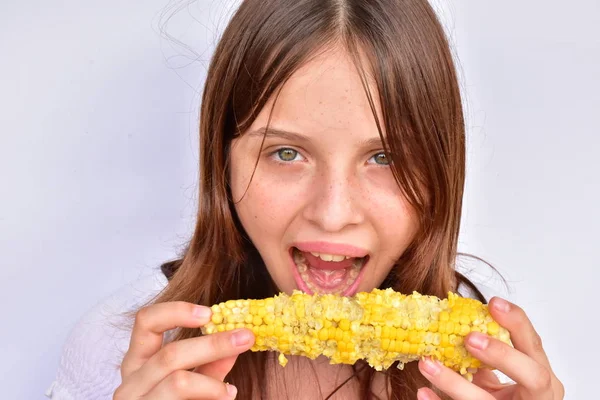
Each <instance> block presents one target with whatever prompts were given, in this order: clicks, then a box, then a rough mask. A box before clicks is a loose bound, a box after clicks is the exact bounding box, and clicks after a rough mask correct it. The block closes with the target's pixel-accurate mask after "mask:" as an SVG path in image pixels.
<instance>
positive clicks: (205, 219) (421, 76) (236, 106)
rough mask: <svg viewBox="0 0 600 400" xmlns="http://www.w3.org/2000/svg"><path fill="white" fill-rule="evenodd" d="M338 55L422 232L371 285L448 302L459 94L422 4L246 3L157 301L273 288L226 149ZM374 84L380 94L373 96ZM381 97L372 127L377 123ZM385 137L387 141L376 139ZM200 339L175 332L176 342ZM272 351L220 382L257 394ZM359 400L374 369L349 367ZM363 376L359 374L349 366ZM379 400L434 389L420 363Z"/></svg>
mask: <svg viewBox="0 0 600 400" xmlns="http://www.w3.org/2000/svg"><path fill="white" fill-rule="evenodd" d="M331 46H340V47H343V49H344V50H346V51H347V53H348V54H349V55H350V57H351V58H352V60H353V62H354V64H355V66H356V68H357V71H358V72H359V74H360V76H361V79H362V81H363V85H364V88H365V96H367V98H368V99H369V102H370V104H371V108H372V111H373V115H374V117H375V120H376V122H377V127H378V129H379V133H380V136H381V137H382V140H383V143H384V147H385V149H386V152H387V153H388V154H389V157H391V159H392V163H391V168H392V171H393V174H394V177H395V178H396V181H397V183H398V185H399V187H400V188H401V190H402V192H403V194H404V195H405V196H406V198H407V200H408V201H409V202H410V204H411V205H412V206H413V207H414V208H415V210H416V213H417V214H418V216H419V219H420V220H419V231H418V233H417V235H416V237H415V239H414V241H413V242H412V243H411V245H410V246H409V247H408V248H407V250H406V251H405V252H404V254H403V255H402V257H401V258H400V259H399V260H398V262H397V263H396V264H395V265H394V266H393V267H392V269H391V271H390V273H389V275H388V276H387V278H386V279H385V281H384V282H383V284H382V285H381V287H382V288H384V287H391V288H393V289H394V290H397V291H399V292H404V293H407V292H408V293H410V292H412V291H413V290H416V291H418V292H420V293H423V294H429V295H435V296H438V297H445V296H446V295H447V293H448V291H456V289H457V286H458V284H459V283H461V282H462V283H466V284H467V285H469V286H470V287H471V288H472V289H474V290H475V292H476V294H477V296H478V297H479V298H480V299H481V300H482V301H485V299H484V298H483V296H481V293H479V291H477V290H476V288H475V287H474V285H472V284H471V283H470V282H469V281H468V280H467V279H466V278H465V277H464V276H462V275H461V274H460V273H458V272H457V271H456V269H455V260H456V257H457V242H458V235H459V227H460V219H461V209H462V198H463V187H464V179H465V126H464V118H463V109H462V102H461V94H460V90H459V84H458V79H457V74H456V69H455V66H454V63H453V58H452V55H451V51H450V48H449V44H448V40H447V37H446V36H445V33H444V30H443V27H442V26H441V24H440V21H439V20H438V17H437V15H436V13H435V11H434V10H433V9H432V8H431V6H430V4H429V3H428V1H427V0H245V1H243V2H242V3H241V5H240V7H239V9H238V10H237V11H236V12H235V13H234V15H233V17H232V19H231V20H230V22H229V24H228V26H227V27H226V29H225V31H224V33H223V35H222V37H221V39H220V41H219V42H218V44H217V47H216V49H215V52H214V54H213V57H212V59H211V62H210V66H209V69H208V75H207V78H206V83H205V86H204V91H203V97H202V103H201V111H200V132H199V133H200V153H199V154H200V165H199V167H200V181H199V204H198V212H197V220H196V226H195V230H194V233H193V236H192V238H191V240H190V241H189V243H188V246H187V248H186V251H185V254H183V256H182V258H181V259H179V260H176V261H173V262H171V263H167V264H165V265H163V271H164V272H165V274H166V275H167V277H168V278H169V283H168V285H167V287H166V288H165V290H164V291H163V292H162V293H161V294H160V296H159V297H158V298H157V299H156V300H155V301H154V302H156V303H158V302H167V301H177V300H182V301H187V302H192V303H196V304H203V305H209V306H210V305H212V304H215V303H218V302H222V301H226V300H229V299H239V298H264V297H270V296H273V295H275V294H277V292H278V288H277V287H276V285H275V284H274V282H273V280H272V279H271V278H270V276H269V274H268V272H267V270H266V267H265V265H264V263H263V261H262V260H261V258H260V256H259V254H258V252H257V250H256V248H255V247H254V246H253V244H252V242H251V241H250V240H249V239H248V237H247V235H246V234H245V232H244V229H243V227H242V226H241V224H240V221H239V220H238V218H237V216H236V213H235V211H234V206H233V203H232V199H231V193H230V188H229V182H228V174H229V173H228V159H229V148H230V144H231V142H232V140H233V139H234V138H236V137H237V136H238V135H243V134H244V132H245V131H246V130H247V129H248V128H249V127H250V125H251V124H252V122H253V120H254V118H255V117H256V116H257V115H258V113H259V111H260V110H261V109H262V108H263V107H264V106H265V104H266V103H267V101H268V100H269V99H270V98H271V97H272V96H276V95H277V93H278V91H279V90H280V89H281V87H282V86H283V85H284V84H285V82H286V81H287V80H288V79H289V78H290V77H291V75H292V74H293V73H294V72H295V71H297V70H298V69H299V68H300V67H301V66H302V65H303V64H304V63H306V62H307V61H309V60H310V59H311V57H314V56H315V55H317V54H318V53H319V52H320V51H322V50H324V49H326V48H328V47H331ZM369 82H375V84H376V86H377V87H376V88H370V87H369V86H368V83H369ZM374 89H376V92H377V95H378V96H379V98H378V99H377V100H378V101H379V104H381V111H382V118H381V120H379V119H378V118H377V114H376V109H375V106H374V104H375V101H374V99H373V97H372V96H373V93H374V92H375V90H374ZM382 132H386V134H385V137H384V136H383V134H382ZM198 335H201V332H200V330H199V329H188V328H184V329H179V330H178V331H177V332H176V334H175V335H174V337H173V340H181V339H186V338H191V337H195V336H198ZM268 356H269V355H268V353H253V352H246V353H244V354H242V355H240V356H239V358H238V360H237V362H236V364H235V366H234V367H233V369H232V371H231V372H230V374H229V375H228V376H227V378H226V379H227V381H228V382H230V383H232V384H234V385H236V386H237V387H238V389H239V392H238V393H239V394H238V398H239V399H243V400H250V399H253V398H262V397H264V395H265V393H264V389H263V388H264V387H265V385H264V383H265V382H266V380H267V379H268V377H267V376H266V375H265V366H266V363H267V361H268ZM353 368H354V371H355V376H354V378H355V379H358V380H359V382H360V388H361V389H360V393H361V397H362V398H365V399H370V398H375V397H376V396H375V395H374V394H373V393H372V391H371V384H372V380H373V377H374V374H375V371H374V370H372V369H371V368H370V367H368V366H367V365H366V364H364V363H360V362H359V363H357V364H356V365H354V366H353ZM359 368H361V371H360V374H359V373H358V369H359ZM386 379H387V381H386V382H387V385H388V387H389V388H391V393H389V398H393V399H412V398H415V395H416V391H417V389H418V388H419V387H421V386H428V387H430V386H431V385H430V384H429V382H428V381H427V380H425V378H424V377H422V375H421V374H420V372H419V371H418V369H417V366H416V363H410V364H408V365H407V366H406V367H405V368H404V370H399V369H397V368H390V369H389V370H388V371H387V372H386Z"/></svg>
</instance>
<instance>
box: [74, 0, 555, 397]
mask: <svg viewBox="0 0 600 400" xmlns="http://www.w3.org/2000/svg"><path fill="white" fill-rule="evenodd" d="M200 121H201V122H200V190H199V207H198V214H197V222H196V228H195V231H194V234H193V237H192V238H191V241H190V243H189V247H188V249H187V250H186V252H185V254H184V255H183V257H182V258H181V259H180V260H177V261H174V262H172V263H169V264H166V265H165V266H164V268H163V270H164V272H165V273H166V275H167V277H168V279H169V283H168V285H167V286H166V288H165V289H164V291H162V293H161V294H160V296H159V297H158V298H157V299H156V300H155V301H153V302H152V304H150V305H148V306H146V307H144V308H141V309H140V310H139V311H138V312H137V314H136V316H135V323H134V326H133V329H132V331H131V340H130V345H129V349H128V351H127V353H126V354H125V356H124V358H123V360H122V364H121V368H120V372H121V379H122V380H121V384H120V386H119V387H118V389H117V390H116V392H115V393H114V399H115V400H129V399H144V400H154V399H161V400H175V399H225V398H234V397H235V396H237V398H239V399H248V400H250V399H280V398H289V399H315V398H336V399H375V398H377V399H414V398H418V399H421V400H425V399H428V400H438V399H454V400H467V399H469V400H470V399H478V400H481V399H485V400H490V399H515V400H516V399H532V400H533V399H536V400H539V399H548V400H550V399H561V398H562V397H563V392H564V391H563V388H562V385H561V383H560V382H559V380H558V379H557V378H556V377H555V376H554V374H553V372H552V369H551V367H550V365H549V362H548V359H547V357H546V355H545V353H544V350H543V348H542V346H541V342H540V339H539V337H538V335H537V334H536V332H535V330H534V328H533V326H532V325H531V323H530V321H529V320H528V318H527V316H526V315H525V313H524V312H523V310H522V309H520V308H519V307H518V306H516V305H514V304H510V303H508V302H507V301H505V300H502V299H499V298H494V299H493V300H492V301H491V304H490V310H491V312H492V315H493V317H494V318H495V319H496V320H497V321H498V322H499V323H500V324H501V325H503V326H505V327H506V328H507V329H508V330H509V331H510V333H511V335H512V340H513V344H514V348H512V347H509V346H506V345H503V344H502V343H500V342H498V341H495V340H490V339H489V338H488V337H486V336H484V335H476V334H471V335H470V336H468V339H467V341H466V343H467V348H468V350H469V351H470V352H472V354H473V355H474V356H475V357H477V358H479V359H481V360H482V361H483V362H484V363H486V364H488V365H491V366H492V367H494V368H497V369H498V370H500V371H502V372H503V373H505V374H506V375H507V376H509V377H510V378H512V379H513V380H514V381H515V382H516V383H514V384H508V385H502V384H500V382H499V380H498V379H497V378H496V375H494V374H493V373H491V372H490V371H488V370H481V371H480V372H479V373H477V374H476V377H475V379H474V381H473V382H472V383H470V382H468V381H467V380H465V379H463V378H462V377H460V375H458V374H456V373H454V372H452V371H450V370H448V369H447V368H445V367H443V366H441V365H440V364H438V363H436V362H433V361H431V360H422V361H420V362H418V363H410V364H408V365H407V366H406V368H405V369H404V370H403V371H401V370H399V369H397V368H393V367H392V368H390V369H389V370H387V371H384V372H375V371H374V370H372V369H371V368H370V367H368V365H366V364H364V363H357V364H356V365H352V366H349V365H330V364H329V363H328V361H327V360H326V359H317V360H314V361H312V360H309V359H306V358H302V357H289V359H290V362H289V364H288V366H287V367H286V368H284V369H283V368H281V367H280V366H279V365H278V364H277V361H276V359H275V358H274V357H275V355H274V354H272V353H254V352H249V351H247V350H248V349H249V348H250V347H251V346H252V344H253V341H254V338H253V336H252V332H251V331H248V330H245V329H241V330H238V331H234V332H222V333H217V334H214V335H210V336H201V333H200V327H201V326H202V325H203V324H205V323H206V322H207V321H209V319H210V309H209V308H208V307H207V306H210V305H212V304H214V303H218V302H222V301H226V300H229V299H244V298H264V297H270V296H273V295H275V294H277V293H278V292H280V291H282V292H286V293H291V291H292V290H294V289H301V290H304V291H307V292H321V293H329V292H335V293H340V294H343V295H348V296H351V295H353V294H355V293H356V292H359V291H370V290H371V289H373V288H375V287H380V288H384V287H392V288H393V289H395V290H396V291H399V292H404V293H407V292H412V291H413V290H416V291H418V292H421V293H424V294H430V295H436V296H438V297H445V296H446V294H447V292H448V291H458V290H459V289H461V290H464V289H465V288H468V287H470V288H471V289H473V292H474V294H475V295H476V296H478V297H479V298H480V299H481V300H482V301H483V300H484V299H483V296H481V293H480V292H479V291H478V290H477V289H476V288H474V286H473V285H472V284H471V283H470V282H469V281H468V280H467V279H465V278H464V277H463V276H462V275H460V274H459V273H458V272H457V271H456V270H455V260H456V257H457V239H458V234H459V222H460V217H461V206H462V196H463V185H464V174H465V126H464V121H463V110H462V105H461V96H460V93H459V87H458V83H457V76H456V71H455V67H454V65H453V60H452V56H451V53H450V49H449V46H448V42H447V39H446V37H445V35H444V31H443V28H442V26H441V25H440V23H439V21H438V19H437V17H436V15H435V13H434V11H433V10H432V8H431V7H430V5H429V4H428V2H427V0H368V1H367V0H246V1H244V2H243V3H242V4H241V6H240V8H239V10H238V11H237V12H236V13H235V15H234V16H233V18H232V20H231V21H230V23H229V25H228V27H227V28H226V30H225V32H224V34H223V36H222V38H221V40H220V42H219V44H218V46H217V48H216V51H215V53H214V56H213V59H212V62H211V64H210V68H209V71H208V76H207V79H206V86H205V88H204V92H203V98H202V106H201V116H200ZM295 256H300V257H302V256H303V257H304V259H305V260H306V261H305V262H306V268H301V269H299V268H298V264H297V260H298V258H297V257H295ZM166 332H168V333H171V334H172V335H171V336H170V337H166V338H165V335H164V334H165V333H166ZM224 382H228V383H224ZM82 384H85V382H82Z"/></svg>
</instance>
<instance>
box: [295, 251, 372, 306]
mask: <svg viewBox="0 0 600 400" xmlns="http://www.w3.org/2000/svg"><path fill="white" fill-rule="evenodd" d="M313 243H316V242H313ZM336 246H338V245H336ZM344 246H345V245H344ZM294 247H295V246H294ZM349 247H351V248H354V249H355V250H361V251H362V249H359V248H357V247H353V246H349ZM298 249H299V250H301V249H300V248H298ZM303 251H309V250H303ZM313 251H316V250H313ZM323 252H324V251H323ZM334 254H335V253H334ZM355 254H356V253H355ZM358 254H360V253H358ZM363 254H364V253H363ZM288 255H289V258H288V259H289V262H290V268H291V269H292V276H293V277H294V280H295V281H296V285H297V286H298V289H300V290H301V291H303V292H304V293H306V294H310V295H313V294H314V292H313V291H312V290H310V289H309V288H308V286H307V285H306V283H304V280H303V279H302V277H300V272H299V271H298V267H296V263H295V262H294V256H293V254H292V249H290V251H289V252H288ZM357 257H361V256H357ZM369 261H370V259H369V258H367V259H366V260H365V263H364V264H363V266H362V267H361V268H360V272H359V273H358V275H357V276H356V279H355V280H354V282H353V283H352V285H350V286H349V287H348V288H347V289H346V290H344V291H343V292H342V296H354V294H356V291H357V290H358V285H359V284H360V282H361V281H362V277H363V275H364V274H365V270H366V267H367V264H369Z"/></svg>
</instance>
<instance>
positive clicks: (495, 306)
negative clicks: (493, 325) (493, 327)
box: [489, 297, 550, 368]
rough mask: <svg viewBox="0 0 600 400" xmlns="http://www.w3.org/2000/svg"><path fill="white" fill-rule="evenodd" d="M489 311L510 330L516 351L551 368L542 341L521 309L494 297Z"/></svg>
mask: <svg viewBox="0 0 600 400" xmlns="http://www.w3.org/2000/svg"><path fill="white" fill-rule="evenodd" d="M489 309H490V313H491V314H492V317H493V318H494V319H495V320H496V322H498V323H499V324H500V325H502V326H503V327H505V328H506V329H508V331H509V332H510V339H511V341H512V343H513V345H514V346H515V348H516V349H518V350H520V351H522V352H523V353H525V354H527V355H528V356H530V357H531V358H533V359H534V360H535V361H537V362H539V363H540V364H542V365H544V366H546V367H548V368H550V361H549V360H548V356H547V355H546V352H545V351H544V348H543V346H542V339H541V338H540V335H539V334H538V333H537V332H536V330H535V328H534V327H533V324H532V323H531V321H530V320H529V318H528V317H527V315H526V314H525V311H523V309H522V308H521V307H519V306H517V305H516V304H513V303H510V302H508V301H506V300H504V299H501V298H499V297H494V298H492V300H490V307H489Z"/></svg>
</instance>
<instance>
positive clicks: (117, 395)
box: [113, 386, 126, 400]
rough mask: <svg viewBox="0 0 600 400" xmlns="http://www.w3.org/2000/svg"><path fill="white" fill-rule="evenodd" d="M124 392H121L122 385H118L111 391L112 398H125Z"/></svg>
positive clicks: (116, 399) (115, 399) (123, 399)
mask: <svg viewBox="0 0 600 400" xmlns="http://www.w3.org/2000/svg"><path fill="white" fill-rule="evenodd" d="M125 399H126V398H125V393H123V386H119V387H118V388H117V389H116V390H115V392H114V393H113V400H125Z"/></svg>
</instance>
